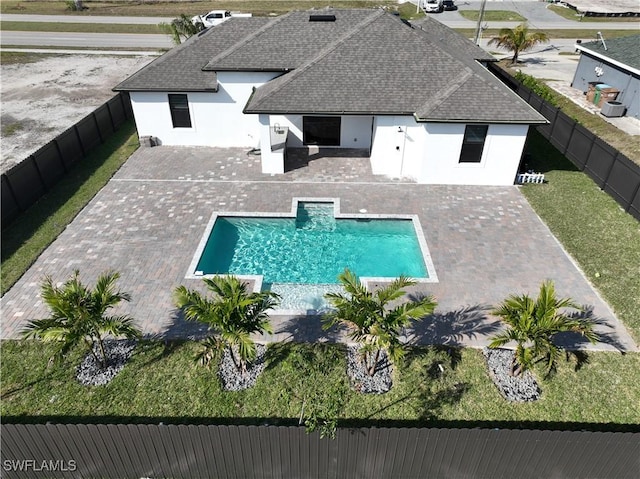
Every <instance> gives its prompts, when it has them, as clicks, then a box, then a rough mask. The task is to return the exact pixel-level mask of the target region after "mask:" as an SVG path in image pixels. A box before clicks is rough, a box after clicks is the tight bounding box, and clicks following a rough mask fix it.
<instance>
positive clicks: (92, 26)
mask: <svg viewBox="0 0 640 479" xmlns="http://www.w3.org/2000/svg"><path fill="white" fill-rule="evenodd" d="M0 30H2V31H20V32H78V33H157V34H160V33H163V32H162V30H160V27H158V25H138V24H136V25H127V24H120V23H53V22H6V21H3V22H0Z"/></svg>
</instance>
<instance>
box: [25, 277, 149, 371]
mask: <svg viewBox="0 0 640 479" xmlns="http://www.w3.org/2000/svg"><path fill="white" fill-rule="evenodd" d="M79 276H80V273H79V271H78V270H76V271H74V273H73V276H72V277H71V278H70V279H69V280H67V282H66V283H64V284H63V285H62V286H61V287H57V286H54V284H53V281H52V279H51V277H49V276H47V277H45V279H44V280H43V281H42V286H41V296H42V300H43V301H44V302H45V304H46V305H47V306H48V307H49V309H50V310H51V317H50V318H47V319H38V320H34V321H31V322H29V324H28V325H27V326H26V328H25V329H24V331H23V332H22V334H23V337H24V338H25V339H31V338H36V339H41V340H43V341H57V342H59V343H60V347H59V348H58V351H57V352H56V355H55V356H54V358H56V359H60V358H61V357H63V356H64V355H65V354H67V352H69V351H70V350H71V349H73V348H74V347H76V346H78V345H79V344H82V343H84V344H86V345H87V347H88V348H89V351H90V352H91V354H92V355H93V357H94V359H95V361H96V363H97V364H98V365H100V367H102V368H105V367H106V366H107V363H108V359H109V358H108V357H107V355H106V353H105V349H104V338H105V337H106V336H107V335H111V336H114V337H125V338H127V339H134V338H138V337H140V336H141V332H140V330H139V329H138V328H137V327H135V326H134V324H133V318H131V317H129V316H126V315H119V316H109V315H107V314H106V313H107V311H108V310H109V309H111V308H113V307H114V306H117V305H118V304H119V303H120V302H121V301H129V300H130V299H131V296H130V295H129V293H125V292H122V291H119V290H116V281H117V280H118V278H120V274H119V273H116V272H109V273H106V274H103V275H101V276H100V277H99V278H98V281H97V283H96V286H95V288H94V289H89V288H88V287H86V286H85V285H83V284H82V283H81V282H80V277H79Z"/></svg>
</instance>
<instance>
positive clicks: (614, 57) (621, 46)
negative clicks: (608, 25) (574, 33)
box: [576, 35, 640, 73]
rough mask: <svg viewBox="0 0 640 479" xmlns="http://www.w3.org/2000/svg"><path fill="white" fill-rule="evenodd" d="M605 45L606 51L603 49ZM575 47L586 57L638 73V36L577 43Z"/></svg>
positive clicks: (639, 40)
mask: <svg viewBox="0 0 640 479" xmlns="http://www.w3.org/2000/svg"><path fill="white" fill-rule="evenodd" d="M605 45H606V49H605ZM576 47H577V48H578V49H579V50H580V51H582V52H583V53H585V54H587V55H592V56H596V57H598V58H601V59H604V60H608V61H610V62H613V63H618V64H619V66H621V67H622V68H624V69H626V70H631V71H633V70H635V72H636V73H637V72H638V71H640V35H629V36H626V37H618V38H612V39H610V40H607V39H605V40H604V43H603V42H602V41H600V40H597V41H593V42H588V43H579V44H577V45H576Z"/></svg>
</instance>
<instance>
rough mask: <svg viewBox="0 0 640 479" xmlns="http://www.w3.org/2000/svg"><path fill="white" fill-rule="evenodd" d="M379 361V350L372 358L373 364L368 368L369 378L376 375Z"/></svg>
mask: <svg viewBox="0 0 640 479" xmlns="http://www.w3.org/2000/svg"><path fill="white" fill-rule="evenodd" d="M379 360H380V349H378V350H377V351H376V356H375V357H374V358H373V364H372V365H371V366H370V367H369V369H368V371H367V373H368V374H369V376H373V375H374V374H375V373H376V366H377V365H378V361H379Z"/></svg>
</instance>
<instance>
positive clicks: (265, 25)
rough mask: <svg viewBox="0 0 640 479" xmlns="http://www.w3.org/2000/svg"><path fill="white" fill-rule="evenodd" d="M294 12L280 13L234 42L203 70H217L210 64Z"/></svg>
mask: <svg viewBox="0 0 640 479" xmlns="http://www.w3.org/2000/svg"><path fill="white" fill-rule="evenodd" d="M294 13H295V12H288V13H285V14H284V15H280V16H279V17H276V18H274V19H273V20H272V21H270V22H267V23H265V24H264V25H263V26H262V27H260V28H258V29H257V30H256V31H254V32H252V33H251V34H250V35H247V36H246V37H244V38H243V39H242V40H241V41H240V42H238V43H234V44H233V45H232V46H230V47H229V48H227V49H226V50H225V51H223V52H221V53H219V54H218V55H216V56H215V57H213V58H212V59H211V60H209V61H208V62H207V64H206V65H205V66H204V67H202V70H205V71H206V70H215V68H208V67H209V65H210V64H212V63H214V62H217V61H220V60H222V59H223V58H224V57H227V56H229V55H231V54H232V53H233V52H234V51H236V50H237V49H239V48H240V47H242V46H244V45H246V44H247V43H249V42H250V41H253V40H254V39H255V38H256V37H258V36H260V35H261V34H263V33H264V32H265V31H267V30H269V29H270V28H272V27H273V26H274V25H277V24H279V23H281V22H282V21H283V20H284V19H285V18H288V17H290V16H292V15H293V14H294ZM232 20H233V18H232Z"/></svg>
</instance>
